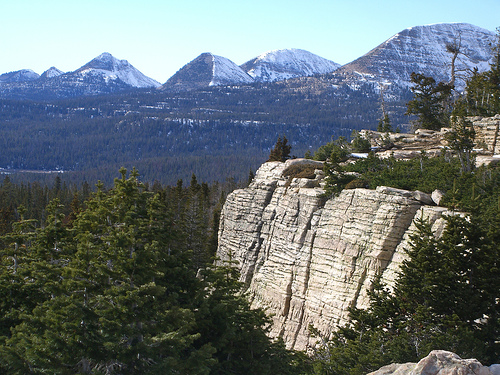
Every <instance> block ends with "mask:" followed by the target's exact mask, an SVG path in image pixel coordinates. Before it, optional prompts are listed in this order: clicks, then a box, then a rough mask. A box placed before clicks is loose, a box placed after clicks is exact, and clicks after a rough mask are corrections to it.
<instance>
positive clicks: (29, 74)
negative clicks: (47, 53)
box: [0, 69, 40, 83]
mask: <svg viewBox="0 0 500 375" xmlns="http://www.w3.org/2000/svg"><path fill="white" fill-rule="evenodd" d="M38 78H40V76H39V75H38V74H37V73H35V72H34V71H33V70H31V69H22V70H16V71H15V72H9V73H4V74H2V75H0V83H18V82H29V81H34V80H36V79H38Z"/></svg>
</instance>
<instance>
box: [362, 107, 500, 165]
mask: <svg viewBox="0 0 500 375" xmlns="http://www.w3.org/2000/svg"><path fill="white" fill-rule="evenodd" d="M469 120H470V121H471V122H472V125H473V127H474V130H475V132H476V137H475V144H476V150H475V151H476V154H477V156H476V164H477V165H482V164H490V163H496V162H500V158H499V156H500V134H499V133H500V130H499V127H500V114H499V115H496V116H494V117H469ZM450 130H451V129H450V128H442V129H441V130H440V131H434V130H425V129H417V130H416V131H415V132H414V133H411V134H410V133H389V134H388V133H381V132H376V131H372V130H363V131H361V134H362V135H363V136H364V137H365V138H369V139H370V140H371V143H372V146H374V147H378V148H379V150H378V152H377V155H378V156H379V157H380V158H384V157H389V156H394V157H395V158H396V159H411V158H416V157H419V156H420V155H421V152H422V150H424V151H425V152H426V153H427V155H428V156H437V155H439V154H441V152H443V149H445V148H446V146H447V145H448V141H447V140H446V133H448V132H449V131H450Z"/></svg>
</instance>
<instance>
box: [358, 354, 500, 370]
mask: <svg viewBox="0 0 500 375" xmlns="http://www.w3.org/2000/svg"><path fill="white" fill-rule="evenodd" d="M405 374H411V375H499V374H500V365H498V364H496V365H492V366H489V367H487V366H483V365H482V364H481V363H479V362H478V361H477V360H475V359H462V358H460V357H459V356H458V355H456V354H454V353H451V352H447V351H444V350H434V351H432V352H430V353H429V355H428V356H427V357H425V358H422V359H421V360H420V362H418V363H404V364H399V363H394V364H391V365H387V366H384V367H382V368H380V369H379V370H377V371H374V372H371V373H370V374H368V375H405Z"/></svg>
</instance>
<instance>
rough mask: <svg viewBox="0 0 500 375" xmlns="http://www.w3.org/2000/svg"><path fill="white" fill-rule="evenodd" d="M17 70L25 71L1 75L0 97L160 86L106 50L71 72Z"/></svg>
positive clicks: (58, 95)
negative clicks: (2, 82) (3, 79)
mask: <svg viewBox="0 0 500 375" xmlns="http://www.w3.org/2000/svg"><path fill="white" fill-rule="evenodd" d="M20 72H26V73H23V74H21V73H19V72H12V73H7V74H5V75H2V76H0V77H4V76H5V77H6V79H5V82H6V83H5V84H2V85H1V86H0V97H3V98H11V99H35V100H47V99H48V100H52V99H65V98H72V97H78V96H89V95H102V94H111V93H116V92H122V91H129V90H132V89H137V88H155V87H158V86H160V83H159V82H157V81H155V80H154V79H151V78H149V77H147V76H145V75H144V74H142V73H141V72H140V71H139V70H137V69H136V68H134V67H133V66H132V65H131V64H130V63H129V62H128V61H127V60H118V59H116V58H115V57H113V56H112V55H111V54H109V53H103V54H101V55H99V56H98V57H96V58H95V59H93V60H91V61H90V62H88V63H87V64H85V65H83V66H82V67H81V68H79V69H77V70H75V71H73V72H68V73H63V72H62V71H60V70H59V69H57V68H54V67H52V68H50V69H48V70H47V71H45V72H44V73H43V74H42V76H39V75H38V74H36V73H35V72H33V71H20ZM14 73H15V74H14ZM26 77H27V78H26Z"/></svg>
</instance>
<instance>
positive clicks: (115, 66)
mask: <svg viewBox="0 0 500 375" xmlns="http://www.w3.org/2000/svg"><path fill="white" fill-rule="evenodd" d="M72 74H80V75H83V76H87V75H91V76H101V77H102V78H103V79H104V80H105V81H106V82H109V81H115V80H117V79H119V80H121V81H123V82H124V83H125V84H127V85H129V86H133V87H139V88H140V87H158V86H160V83H159V82H157V81H155V80H154V79H152V78H149V77H147V76H145V75H144V74H142V73H141V72H140V71H138V70H137V69H136V68H134V67H133V66H132V65H131V64H130V63H129V62H128V61H127V60H119V59H117V58H116V57H114V56H113V55H112V54H110V53H109V52H104V53H101V54H100V55H99V56H97V57H96V58H94V59H93V60H91V61H89V62H88V63H87V64H85V65H84V66H82V67H81V68H79V69H77V70H76V71H75V72H73V73H72Z"/></svg>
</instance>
